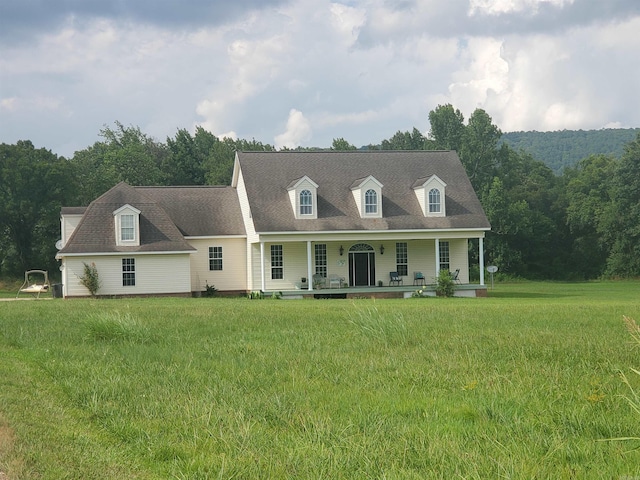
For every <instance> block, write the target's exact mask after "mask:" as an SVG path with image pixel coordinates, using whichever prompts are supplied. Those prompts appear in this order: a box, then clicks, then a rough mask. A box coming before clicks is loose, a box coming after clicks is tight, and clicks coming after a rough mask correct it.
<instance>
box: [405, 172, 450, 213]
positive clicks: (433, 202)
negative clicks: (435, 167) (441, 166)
mask: <svg viewBox="0 0 640 480" xmlns="http://www.w3.org/2000/svg"><path fill="white" fill-rule="evenodd" d="M446 186H447V184H446V183H444V182H443V181H442V180H441V179H440V178H438V176H437V175H432V176H431V177H428V178H420V179H418V180H417V181H416V182H415V183H414V184H413V190H414V192H416V197H417V198H418V203H419V204H420V208H421V209H422V214H423V215H424V216H425V217H444V216H445V215H446V208H445V207H446V205H445V199H446V196H445V188H446Z"/></svg>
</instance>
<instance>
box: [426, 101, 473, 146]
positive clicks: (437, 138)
mask: <svg viewBox="0 0 640 480" xmlns="http://www.w3.org/2000/svg"><path fill="white" fill-rule="evenodd" d="M429 123H430V125H431V131H430V132H429V136H430V138H432V139H433V141H434V143H433V145H432V146H433V149H434V150H456V151H459V150H460V147H461V146H462V137H463V134H464V130H465V126H464V116H463V115H462V113H460V110H458V109H454V108H453V106H452V105H451V104H446V105H438V106H437V107H436V108H435V110H432V111H430V112H429Z"/></svg>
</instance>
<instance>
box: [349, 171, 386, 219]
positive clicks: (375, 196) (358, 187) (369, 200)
mask: <svg viewBox="0 0 640 480" xmlns="http://www.w3.org/2000/svg"><path fill="white" fill-rule="evenodd" d="M382 186H383V185H382V183H380V182H379V181H378V180H377V179H376V178H375V177H374V176H372V175H369V176H367V177H366V178H361V179H358V180H356V181H355V182H353V183H352V184H351V192H352V193H353V199H354V200H355V202H356V206H357V207H358V212H359V213H360V217H362V218H382Z"/></svg>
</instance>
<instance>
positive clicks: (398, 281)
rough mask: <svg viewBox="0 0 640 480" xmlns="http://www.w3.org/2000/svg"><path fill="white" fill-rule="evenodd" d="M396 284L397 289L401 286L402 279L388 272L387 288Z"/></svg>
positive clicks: (396, 274)
mask: <svg viewBox="0 0 640 480" xmlns="http://www.w3.org/2000/svg"><path fill="white" fill-rule="evenodd" d="M394 283H395V284H396V285H397V286H398V287H399V286H400V285H401V284H402V277H401V276H400V275H398V272H389V286H392V285H393V284H394Z"/></svg>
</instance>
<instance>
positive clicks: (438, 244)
mask: <svg viewBox="0 0 640 480" xmlns="http://www.w3.org/2000/svg"><path fill="white" fill-rule="evenodd" d="M434 241H435V242H436V249H435V250H436V281H437V280H438V275H440V239H439V238H436V239H435V240H434Z"/></svg>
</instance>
